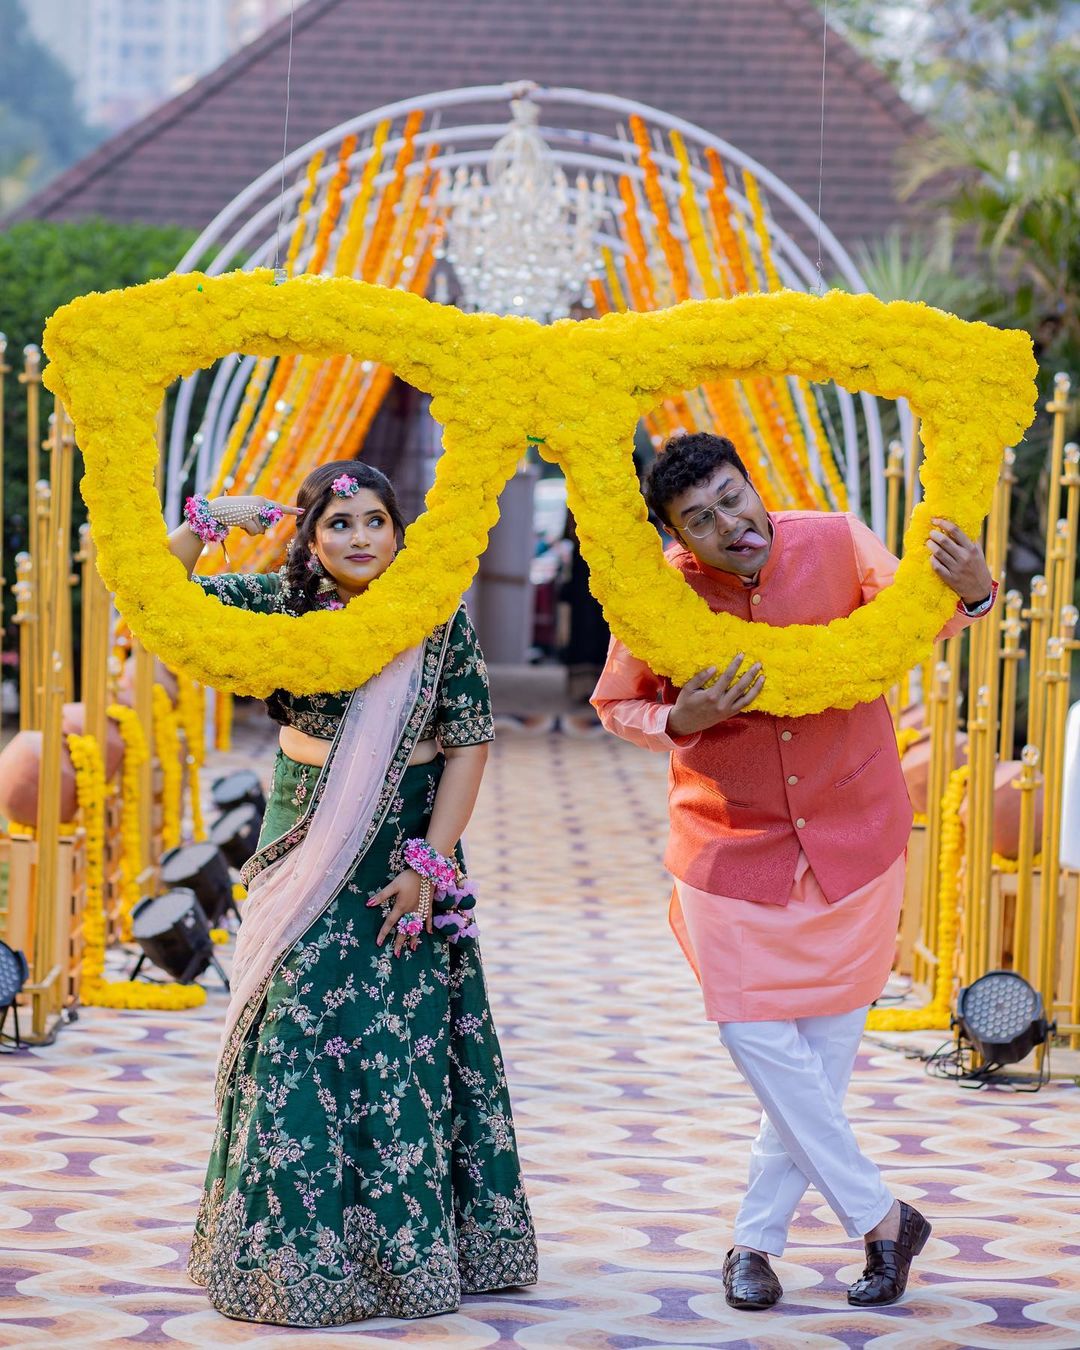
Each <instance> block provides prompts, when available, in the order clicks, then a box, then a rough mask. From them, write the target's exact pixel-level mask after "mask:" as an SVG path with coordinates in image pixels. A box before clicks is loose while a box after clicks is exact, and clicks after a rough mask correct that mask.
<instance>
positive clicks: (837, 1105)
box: [719, 1008, 893, 1256]
mask: <svg viewBox="0 0 1080 1350" xmlns="http://www.w3.org/2000/svg"><path fill="white" fill-rule="evenodd" d="M865 1023H866V1009H865V1008H858V1009H856V1011H855V1012H848V1013H837V1014H835V1015H833V1016H830V1017H800V1018H798V1019H797V1020H795V1021H791V1022H721V1023H720V1024H719V1025H720V1039H721V1040H722V1041H723V1043H724V1046H725V1048H726V1049H727V1052H728V1054H729V1055H730V1056H731V1058H732V1059H733V1060H734V1062H735V1067H736V1068H737V1069H738V1070H739V1072H740V1073H741V1074H742V1076H743V1078H745V1079H746V1082H747V1083H748V1084H749V1086H750V1088H751V1089H752V1090H753V1092H754V1095H755V1096H756V1097H757V1099H758V1101H759V1102H760V1103H761V1107H762V1112H763V1114H762V1117H761V1128H760V1130H759V1131H758V1135H757V1138H756V1139H755V1140H754V1143H753V1147H752V1149H751V1156H750V1180H749V1184H748V1186H747V1190H746V1195H745V1197H744V1199H743V1202H742V1205H741V1206H740V1207H739V1215H738V1218H737V1220H736V1223H735V1243H736V1245H737V1246H742V1247H755V1248H756V1249H757V1250H758V1251H763V1252H768V1253H769V1254H770V1255H772V1256H781V1255H782V1254H783V1251H784V1246H785V1244H786V1242H787V1235H788V1228H789V1227H790V1225H791V1221H792V1219H793V1218H794V1216H795V1210H796V1208H797V1207H798V1204H799V1201H800V1200H801V1199H802V1197H803V1194H804V1192H805V1191H806V1189H807V1187H808V1186H811V1185H813V1186H816V1187H817V1189H818V1190H819V1191H820V1192H821V1194H822V1196H823V1197H824V1198H825V1200H826V1201H827V1202H828V1204H829V1206H830V1208H831V1209H832V1211H833V1213H834V1214H835V1215H836V1217H837V1218H838V1219H839V1220H840V1222H841V1224H842V1225H843V1228H844V1231H845V1233H847V1235H848V1237H852V1238H855V1237H861V1236H862V1235H863V1234H864V1233H868V1232H869V1231H870V1229H871V1228H875V1227H876V1226H877V1225H878V1224H879V1223H880V1222H881V1220H882V1219H884V1217H885V1215H886V1214H887V1213H888V1212H889V1209H890V1208H891V1206H892V1203H893V1197H892V1195H891V1194H890V1193H889V1190H888V1188H887V1187H886V1185H885V1183H884V1181H883V1180H882V1178H881V1173H880V1172H879V1171H878V1168H877V1166H876V1164H875V1163H873V1162H871V1161H870V1159H869V1158H867V1157H866V1156H865V1155H864V1154H863V1153H862V1152H861V1151H860V1149H859V1145H858V1143H857V1142H856V1140H855V1135H854V1133H853V1132H852V1129H851V1125H850V1123H849V1122H848V1119H847V1116H845V1114H844V1105H843V1103H844V1093H845V1092H846V1091H847V1085H848V1080H849V1079H850V1077H851V1071H852V1069H853V1068H854V1065H855V1056H856V1053H857V1052H858V1049H859V1040H860V1038H861V1036H862V1032H863V1027H864V1025H865Z"/></svg>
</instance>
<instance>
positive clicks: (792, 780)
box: [788, 773, 799, 787]
mask: <svg viewBox="0 0 1080 1350" xmlns="http://www.w3.org/2000/svg"><path fill="white" fill-rule="evenodd" d="M798 781H799V780H798V778H797V777H796V776H795V774H793V773H789V774H788V782H789V783H790V784H791V785H792V786H793V787H794V785H795V784H796V783H797V782H798Z"/></svg>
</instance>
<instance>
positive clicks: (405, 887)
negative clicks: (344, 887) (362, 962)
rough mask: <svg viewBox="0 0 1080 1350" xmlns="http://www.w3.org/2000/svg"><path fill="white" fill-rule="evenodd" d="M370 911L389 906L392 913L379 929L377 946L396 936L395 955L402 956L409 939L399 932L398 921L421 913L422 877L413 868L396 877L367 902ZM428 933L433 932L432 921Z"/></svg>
mask: <svg viewBox="0 0 1080 1350" xmlns="http://www.w3.org/2000/svg"><path fill="white" fill-rule="evenodd" d="M367 904H368V909H374V908H375V906H376V905H389V906H390V912H389V914H387V916H386V918H385V919H383V923H382V927H381V928H380V929H379V936H378V937H377V938H376V939H375V943H376V946H379V947H381V946H382V945H383V943H384V942H385V941H386V939H387V938H388V937H389V936H390V934H391V933H393V934H394V955H395V956H400V955H401V949H402V947H404V946H405V943H406V942H408V941H409V938H408V937H407V936H406V934H405V933H399V932H398V931H397V922H398V919H401V918H404V916H405V915H406V914H413V913H419V912H420V877H419V874H418V873H416V872H414V871H413V870H412V868H411V867H407V868H406V869H405V871H404V872H402V873H400V874H399V875H398V876H396V877H395V878H394V879H393V881H391V882H390V883H389V884H388V885H386V886H384V887H383V888H382V890H381V891H378V892H376V894H375V895H373V896H372V897H371V899H370V900H369V901H368V902H367ZM428 931H429V932H430V931H431V924H430V920H429V922H428ZM412 943H413V946H414V947H415V946H416V939H415V938H413V940H412Z"/></svg>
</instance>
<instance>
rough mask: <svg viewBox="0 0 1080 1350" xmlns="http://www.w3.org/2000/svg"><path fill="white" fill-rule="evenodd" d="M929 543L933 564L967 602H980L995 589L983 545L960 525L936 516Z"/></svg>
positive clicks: (947, 584)
mask: <svg viewBox="0 0 1080 1350" xmlns="http://www.w3.org/2000/svg"><path fill="white" fill-rule="evenodd" d="M927 547H928V548H929V550H930V566H931V567H932V568H933V569H934V571H935V572H936V573H937V574H938V576H939V577H940V578H941V579H942V581H943V582H944V583H945V585H946V586H948V587H950V589H952V590H954V591H955V592H956V594H957V595H958V596H959V597H960V599H961V600H963V602H964V604H965V605H967V606H969V607H971V606H973V605H977V604H979V603H980V602H981V601H983V600H985V599H986V597H987V596H988V595H989V594H990V592H991V591H992V590H993V588H994V583H993V579H992V577H991V576H990V569H989V567H987V565H986V559H985V558H984V557H983V551H982V549H981V548H980V547H979V545H978V544H976V543H975V542H974V540H972V539H969V538H968V537H967V535H966V534H965V533H964V531H963V530H962V529H961V528H960V526H959V525H954V524H953V523H952V521H951V520H941V519H939V518H938V517H937V516H935V517H934V528H933V529H932V530H931V531H930V538H929V539H928V540H927Z"/></svg>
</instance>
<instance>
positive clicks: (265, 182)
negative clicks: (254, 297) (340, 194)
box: [164, 83, 913, 534]
mask: <svg viewBox="0 0 1080 1350" xmlns="http://www.w3.org/2000/svg"><path fill="white" fill-rule="evenodd" d="M523 94H527V95H528V97H529V98H530V99H532V100H533V101H534V102H536V103H537V104H539V105H540V106H541V109H542V112H543V120H544V124H543V125H541V126H540V128H539V130H540V133H541V135H542V136H543V137H544V139H545V141H546V142H547V143H548V146H549V148H550V151H551V154H552V156H553V158H554V159H555V160H556V162H557V163H558V164H559V165H560V167H561V168H562V169H563V170H564V172H566V173H567V176H568V178H570V179H571V181H573V178H574V176H575V175H577V174H578V173H582V172H583V173H585V174H587V175H588V176H589V177H590V178H595V177H596V176H598V175H599V176H600V177H601V178H602V179H603V182H604V185H605V191H604V194H603V196H604V202H605V211H606V213H607V214H606V215H605V219H607V220H610V222H611V226H612V228H611V229H609V230H605V231H602V232H601V233H600V235H599V236H598V239H597V244H598V246H599V247H607V248H609V249H611V250H612V252H613V253H616V254H618V253H621V252H622V251H623V250H624V249H625V243H624V241H623V239H622V237H621V236H620V234H619V232H618V230H617V229H616V228H615V222H616V221H617V219H618V217H619V215H620V213H621V212H622V211H623V210H624V207H623V204H622V202H621V200H620V196H619V193H618V190H617V184H618V182H619V180H620V179H622V178H627V177H629V178H630V179H631V180H632V181H634V182H636V183H638V184H640V183H641V181H642V180H643V178H644V170H643V169H642V167H641V165H640V164H639V162H638V156H637V149H636V147H635V146H634V144H633V143H632V142H631V141H630V140H629V139H628V138H627V136H626V133H625V130H624V127H625V124H626V122H627V120H628V119H629V118H631V117H636V118H640V119H641V120H642V121H643V122H644V123H645V124H646V125H647V126H648V128H649V129H650V133H651V134H652V136H653V139H654V141H655V148H654V150H653V159H654V162H655V164H656V166H657V168H658V169H659V171H660V176H661V183H662V187H663V190H664V193H665V197H666V198H667V200H668V203H669V206H670V207H674V206H675V204H676V202H677V200H678V197H679V195H680V193H681V186H680V184H679V181H678V179H677V177H676V171H677V169H678V165H677V163H676V161H675V160H674V159H673V158H672V157H671V156H670V154H668V153H666V151H665V149H664V147H663V144H662V142H661V141H660V137H661V135H662V134H664V133H671V132H677V133H679V135H681V136H682V138H683V140H684V142H685V144H686V146H687V148H688V150H689V151H690V152H691V155H698V156H699V155H700V154H702V153H704V152H705V151H706V150H712V151H715V152H716V153H717V154H718V155H719V156H720V158H721V161H722V162H723V164H724V165H725V167H728V166H730V167H732V168H735V169H738V170H740V171H749V172H750V173H751V174H753V175H754V177H755V178H756V179H757V181H758V183H759V184H760V186H761V187H762V188H763V189H764V190H765V192H766V193H767V194H768V199H769V201H770V204H777V203H778V204H781V205H782V207H783V208H784V210H785V211H786V212H787V213H788V215H789V216H790V217H791V218H793V220H794V222H796V228H798V227H801V228H802V229H803V230H805V232H806V235H807V237H808V238H812V239H814V240H817V241H819V242H820V250H821V254H822V259H823V261H825V262H826V263H827V264H828V266H829V267H830V269H831V270H832V271H833V272H834V273H835V274H836V275H839V276H840V277H842V278H843V280H844V283H845V284H846V285H847V286H849V287H850V288H851V289H852V290H855V291H865V290H866V286H865V284H864V282H863V279H862V277H861V276H860V274H859V271H858V269H857V268H856V266H855V264H854V262H853V261H852V259H851V257H850V255H849V254H848V252H847V251H846V249H845V248H844V247H843V245H842V244H841V243H840V241H839V240H838V239H837V238H836V236H835V235H834V234H833V233H832V231H831V230H830V229H829V228H828V226H827V225H825V223H824V222H823V221H821V220H820V219H819V217H818V216H817V215H816V213H815V212H814V211H813V210H811V208H810V207H809V206H808V205H807V204H806V202H804V201H803V200H802V198H801V197H799V196H798V195H797V194H796V193H795V192H794V191H793V190H792V189H791V188H790V187H789V186H788V185H787V184H786V183H784V182H783V181H782V180H781V179H780V178H778V177H777V176H776V175H775V174H773V173H772V172H771V171H770V170H769V169H767V168H766V167H765V166H764V165H762V164H759V163H758V162H757V161H756V160H754V159H752V158H751V157H750V156H749V155H747V154H746V153H745V152H743V151H741V150H740V149H738V147H737V146H734V145H732V144H731V143H730V142H728V141H725V140H723V139H722V138H720V137H718V136H715V135H713V134H712V133H711V132H708V131H706V130H705V129H704V128H702V127H698V126H695V125H694V124H692V123H690V122H686V121H684V120H683V119H681V118H678V117H673V116H671V115H670V114H668V113H665V112H663V111H662V110H660V109H657V108H652V107H649V106H648V105H646V104H642V103H638V102H635V101H633V100H630V99H624V98H619V97H617V96H615V95H611V94H600V93H595V92H591V91H588V90H582V89H570V88H554V87H551V88H549V87H544V86H537V85H532V84H521V83H508V84H499V85H480V86H472V87H466V88H461V89H452V90H444V91H441V92H438V93H433V94H428V95H426V96H424V97H420V98H412V99H408V100H401V101H399V102H397V103H391V104H387V105H385V106H383V107H381V108H377V109H374V110H372V111H371V112H367V113H363V114H360V115H359V116H357V117H354V118H351V119H349V120H348V121H346V122H342V123H340V124H339V125H338V126H335V127H333V128H330V129H329V130H327V131H325V132H323V133H322V134H320V135H319V136H316V137H314V138H313V139H312V140H310V141H308V142H307V143H306V144H305V145H302V146H300V147H298V148H297V149H296V150H293V151H292V152H291V153H290V154H288V155H287V156H286V157H285V158H284V160H282V161H279V162H278V163H277V164H275V165H274V166H273V167H272V168H270V169H268V170H266V172H265V173H263V174H261V175H260V176H259V177H258V178H256V179H255V180H253V181H252V182H251V183H250V184H248V186H247V187H246V188H244V189H243V190H242V191H241V192H240V193H238V194H237V196H236V197H234V198H233V200H232V201H231V202H230V203H229V204H228V205H227V206H226V207H225V208H224V209H223V210H222V211H220V212H219V213H218V215H217V216H216V217H215V218H214V219H213V220H212V221H211V222H210V224H209V225H207V227H206V228H205V229H204V230H203V232H202V233H201V234H200V235H199V237H198V239H197V240H196V241H195V242H194V244H192V246H191V247H190V248H189V249H188V251H187V253H186V254H185V255H184V257H183V258H182V259H181V260H180V262H179V263H178V265H177V268H176V270H177V271H178V272H186V271H192V270H193V269H194V268H195V267H196V266H197V264H198V262H199V260H200V259H203V258H205V257H206V256H207V255H208V254H212V261H211V262H210V263H209V265H208V266H207V268H206V270H207V272H208V273H209V274H211V275H218V274H220V273H223V272H226V271H229V270H231V269H232V268H233V267H235V266H237V265H240V266H242V267H243V268H245V269H248V268H254V267H261V266H267V265H271V264H273V262H274V260H275V259H276V258H278V257H279V256H280V255H281V254H282V253H283V251H284V250H285V249H286V248H287V247H288V241H289V239H290V238H291V237H292V234H293V230H294V227H295V225H296V221H297V218H298V213H299V204H300V201H301V197H302V194H303V191H304V186H305V185H304V182H303V171H304V170H305V168H306V167H307V165H308V164H309V163H310V161H311V159H312V156H313V155H314V154H315V153H316V152H318V151H320V150H322V151H329V150H333V149H334V148H340V146H341V144H342V142H343V141H344V139H345V138H346V137H347V136H350V135H352V136H356V137H358V138H359V144H358V146H357V149H356V150H355V152H354V153H353V155H352V156H351V157H350V159H349V168H350V171H351V174H350V182H351V187H350V188H348V189H346V193H345V206H346V208H347V207H348V205H349V204H350V201H351V197H352V196H353V195H355V192H356V190H357V189H356V182H357V175H358V173H359V172H360V171H361V170H362V169H363V167H364V165H365V164H367V163H368V161H369V159H370V157H371V155H372V154H373V153H374V151H373V147H372V142H371V136H372V133H373V131H374V129H375V128H376V127H377V126H378V125H379V124H380V123H383V122H391V123H394V122H396V121H398V120H399V119H403V118H405V117H407V116H408V115H409V114H414V113H420V114H423V115H424V116H425V117H426V118H427V119H429V121H428V124H427V125H426V126H425V129H424V130H422V131H421V132H420V133H419V134H418V135H416V136H415V144H416V147H417V150H418V152H419V151H420V150H424V151H425V152H428V156H429V158H428V164H429V166H430V169H432V170H442V171H444V173H443V181H444V182H447V181H448V180H449V178H450V176H451V175H452V174H453V173H454V172H455V171H456V170H458V169H459V168H462V167H464V168H466V169H472V168H474V167H482V166H483V165H485V164H486V162H487V159H488V156H489V154H490V151H491V148H492V146H493V145H494V143H495V141H496V140H498V138H499V137H500V136H501V135H502V134H503V133H504V131H505V130H506V121H505V120H502V121H497V120H490V121H483V122H480V121H468V120H466V119H467V118H468V117H475V116H476V115H477V113H478V112H480V111H481V110H486V108H487V107H488V106H495V107H508V105H509V103H510V101H511V100H512V99H514V98H518V97H521V96H522V95H523ZM564 109H565V110H566V111H563V110H564ZM604 118H609V119H610V120H611V124H610V126H609V129H608V130H599V129H595V128H594V127H593V126H589V127H587V128H586V127H583V126H581V125H578V123H580V122H582V121H584V122H588V123H596V122H598V121H600V120H602V119H604ZM455 119H457V120H455ZM402 144H403V141H402V138H401V136H400V135H398V136H397V137H396V138H395V137H394V136H393V135H392V136H391V138H390V139H389V140H388V141H387V142H386V143H385V145H384V146H383V154H384V156H385V158H384V160H383V163H384V164H387V163H388V164H392V162H393V156H394V155H395V153H396V152H397V151H398V150H399V149H400V147H401V145H402ZM432 147H434V149H432ZM422 158H423V156H422V155H420V154H419V153H418V155H417V160H416V161H415V162H414V163H413V164H412V165H411V166H410V168H409V170H408V172H409V173H417V172H420V163H419V161H420V160H421V159H422ZM334 172H335V165H334V163H333V162H332V160H331V159H330V157H329V156H328V160H327V163H326V164H324V166H323V167H322V169H321V170H320V172H319V174H318V179H317V184H318V190H319V191H320V192H324V191H325V188H326V185H327V184H328V183H329V181H330V179H331V177H332V175H333V174H334ZM391 172H392V170H391V169H389V168H386V169H382V170H380V173H379V174H378V175H377V176H376V178H375V185H376V188H378V187H379V186H381V185H383V184H385V182H386V181H387V180H388V179H389V177H390V176H391ZM691 174H692V178H693V181H694V183H695V186H696V187H699V188H702V189H704V188H707V186H708V177H707V175H706V173H705V171H704V170H703V169H702V168H701V166H700V163H699V162H698V161H697V160H696V159H695V160H694V162H693V165H692V168H691ZM282 182H284V183H285V188H284V191H283V192H280V191H279V187H280V185H281V184H282ZM444 190H445V189H444ZM729 195H730V198H731V200H732V203H733V204H734V206H735V207H736V208H737V209H738V210H741V211H743V212H745V213H747V214H748V213H749V203H748V200H747V198H746V196H745V194H743V193H742V192H741V191H740V190H739V189H738V188H737V187H736V186H735V185H734V183H732V185H731V187H730V193H729ZM673 214H674V212H673ZM769 233H770V238H771V243H772V248H773V257H774V261H775V265H776V269H777V272H778V273H779V276H780V278H781V281H782V282H783V284H784V285H785V286H789V287H791V288H793V289H798V290H805V291H811V290H815V289H818V287H819V286H820V284H821V276H820V273H819V270H818V267H817V266H816V265H815V263H813V262H812V261H811V260H810V258H809V257H808V256H807V254H806V252H805V251H804V250H803V249H802V248H801V247H800V245H799V244H798V242H797V241H796V240H795V238H793V236H792V233H791V232H790V231H787V230H784V229H782V228H781V227H780V226H779V225H778V224H777V222H776V220H775V217H773V218H771V219H770V221H769ZM310 253H311V241H310V240H309V241H308V242H307V244H306V246H305V247H304V248H302V249H301V252H300V256H299V258H298V267H297V270H304V268H305V267H306V264H307V262H308V259H309V257H310ZM253 362H254V358H253V357H243V358H239V359H229V358H227V359H225V360H223V361H221V362H219V363H218V365H217V367H216V369H215V370H214V371H213V373H212V375H210V377H209V378H210V390H209V395H208V398H207V402H206V409H205V412H204V415H203V419H202V423H201V425H200V427H199V428H198V430H197V431H196V432H195V434H194V435H192V434H191V428H190V426H189V421H190V417H191V411H192V406H193V400H194V396H195V393H196V389H197V387H198V383H199V381H200V379H203V378H206V377H207V372H196V374H194V375H192V376H191V377H189V378H188V379H186V380H185V381H184V382H183V384H182V386H181V388H180V390H179V392H178V396H177V400H176V405H175V409H174V414H173V418H172V425H171V429H170V435H169V444H168V450H167V459H166V477H165V483H164V489H165V502H164V506H165V515H166V519H167V521H168V522H169V523H170V525H173V524H175V523H177V521H178V520H179V515H180V504H181V496H182V492H183V486H184V482H185V479H186V478H187V475H188V472H189V470H190V468H191V465H192V461H193V460H194V463H195V468H196V481H197V482H198V483H200V484H203V483H205V482H207V481H208V480H209V479H210V477H211V476H212V474H213V472H214V470H215V468H216V466H217V463H218V461H219V459H220V457H221V454H222V451H223V448H224V445H225V440H226V438H227V436H228V432H229V428H230V426H231V424H232V421H233V418H234V416H235V414H236V410H237V407H238V404H239V402H240V399H241V397H242V395H243V393H244V389H245V386H246V383H247V379H248V376H249V374H250V372H251V368H252V365H253ZM836 393H837V398H838V407H839V414H840V428H839V432H838V433H837V439H838V441H839V442H840V445H839V446H838V447H837V449H838V450H839V453H838V460H839V462H840V465H841V467H842V471H843V475H844V479H845V483H846V487H847V491H848V494H849V497H850V500H851V502H852V503H853V505H856V506H857V504H859V503H861V502H862V500H863V488H864V484H863V463H864V462H865V464H866V467H867V479H868V481H867V483H866V488H867V491H866V497H867V499H868V506H869V512H868V515H869V523H870V524H871V526H872V527H873V528H874V530H875V531H876V532H877V533H879V534H883V533H884V528H885V499H886V493H885V447H884V442H883V436H882V429H881V420H880V415H879V409H878V404H877V401H876V399H874V398H873V397H872V396H870V395H868V394H859V395H857V396H853V395H852V394H850V393H849V392H848V391H847V390H845V389H842V388H840V387H837V389H836ZM898 408H899V414H900V422H901V432H902V436H903V440H904V443H905V445H906V446H908V447H909V450H908V453H909V454H910V453H912V449H911V447H912V443H913V438H912V436H911V434H910V429H911V416H910V413H909V411H908V409H907V407H906V405H904V404H903V403H901V404H899V405H898ZM860 414H861V415H860ZM864 438H865V440H864ZM815 467H816V466H815ZM910 470H911V466H910V465H909V473H910Z"/></svg>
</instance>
